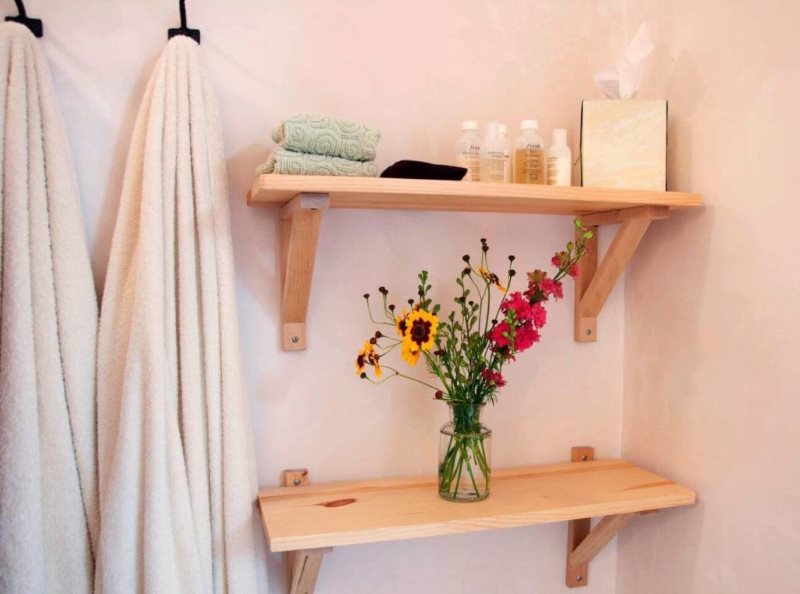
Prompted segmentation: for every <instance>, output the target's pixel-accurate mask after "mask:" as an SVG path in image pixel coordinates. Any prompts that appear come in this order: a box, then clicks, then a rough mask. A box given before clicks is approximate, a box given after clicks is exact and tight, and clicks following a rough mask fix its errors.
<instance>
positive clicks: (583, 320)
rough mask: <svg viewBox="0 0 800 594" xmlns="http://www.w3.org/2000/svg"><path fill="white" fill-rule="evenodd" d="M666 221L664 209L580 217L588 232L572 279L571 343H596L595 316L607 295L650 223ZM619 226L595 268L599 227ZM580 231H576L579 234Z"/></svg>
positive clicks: (637, 209) (654, 208)
mask: <svg viewBox="0 0 800 594" xmlns="http://www.w3.org/2000/svg"><path fill="white" fill-rule="evenodd" d="M667 217H669V207H667V206H639V207H635V208H626V209H623V210H614V211H609V212H601V213H595V214H589V215H585V216H582V217H579V218H580V219H581V222H582V223H583V225H584V227H586V228H588V229H589V230H591V231H592V233H593V235H592V238H591V239H589V240H588V241H587V242H586V247H587V249H588V251H587V253H586V255H584V257H583V258H581V261H580V262H579V264H578V266H579V268H580V271H579V274H578V277H577V278H576V279H575V340H576V341H577V342H594V341H596V340H597V316H598V315H600V312H601V311H602V309H603V306H604V305H605V303H606V300H607V299H608V296H609V295H610V294H611V290H612V289H613V288H614V285H616V283H617V280H619V277H620V275H621V274H622V272H623V271H624V270H625V267H626V266H627V265H628V262H629V261H630V259H631V257H632V256H633V254H634V252H636V248H637V247H638V246H639V242H640V241H641V240H642V237H644V234H645V232H646V231H647V228H648V227H649V226H650V223H651V222H652V221H654V220H656V219H666V218H667ZM615 224H619V225H620V227H619V230H618V231H617V234H616V235H615V236H614V239H613V240H612V242H611V245H610V246H609V248H608V252H606V255H605V257H604V258H603V260H602V262H600V263H599V265H598V259H597V245H598V242H597V235H598V231H599V229H598V227H599V226H601V225H615ZM580 233H581V231H580V230H578V231H576V234H580Z"/></svg>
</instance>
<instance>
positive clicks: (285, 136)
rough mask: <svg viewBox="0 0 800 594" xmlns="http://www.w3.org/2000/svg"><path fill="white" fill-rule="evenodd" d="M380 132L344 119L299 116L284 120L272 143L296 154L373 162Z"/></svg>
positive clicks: (310, 115) (273, 134)
mask: <svg viewBox="0 0 800 594" xmlns="http://www.w3.org/2000/svg"><path fill="white" fill-rule="evenodd" d="M380 138H381V132H380V130H378V129H376V128H371V127H369V126H366V125H364V124H359V123H358V122H354V121H352V120H347V119H344V118H335V117H332V116H326V115H314V114H299V115H296V116H292V117H290V118H288V119H285V120H283V122H282V123H281V125H280V127H279V128H278V129H277V130H275V132H273V133H272V139H273V140H274V141H275V142H277V143H278V144H280V145H281V146H282V147H283V148H285V149H289V150H290V151H295V152H298V153H308V154H311V155H326V156H328V157H340V158H342V159H349V160H351V161H373V160H374V159H375V145H377V144H378V141H379V140H380Z"/></svg>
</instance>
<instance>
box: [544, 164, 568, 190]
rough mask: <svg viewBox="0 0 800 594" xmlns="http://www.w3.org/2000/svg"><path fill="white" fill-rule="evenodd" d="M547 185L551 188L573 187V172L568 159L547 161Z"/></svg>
mask: <svg viewBox="0 0 800 594" xmlns="http://www.w3.org/2000/svg"><path fill="white" fill-rule="evenodd" d="M547 184H548V185H550V186H571V185H572V171H571V169H570V162H569V159H567V158H566V157H561V158H559V157H549V158H548V159H547Z"/></svg>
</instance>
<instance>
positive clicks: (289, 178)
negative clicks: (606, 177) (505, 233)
mask: <svg viewBox="0 0 800 594" xmlns="http://www.w3.org/2000/svg"><path fill="white" fill-rule="evenodd" d="M299 194H325V195H327V196H328V198H329V204H328V206H329V207H330V208H369V209H393V210H449V211H471V212H508V213H530V214H562V215H584V214H589V213H599V212H607V211H615V210H622V209H627V208H635V207H639V206H660V207H668V208H690V207H696V206H700V204H701V203H702V199H701V197H700V195H699V194H693V193H688V192H656V191H646V190H621V189H613V188H582V187H557V186H540V185H529V184H490V183H482V182H481V183H470V182H453V181H438V180H417V179H391V178H373V177H334V176H304V175H275V174H268V175H260V176H259V177H258V178H257V179H256V181H255V183H254V184H253V186H252V187H251V189H250V192H249V193H248V195H247V203H248V204H249V205H251V206H283V205H285V204H287V203H288V202H289V201H290V200H292V198H294V197H295V196H297V195H299Z"/></svg>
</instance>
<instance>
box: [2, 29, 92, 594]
mask: <svg viewBox="0 0 800 594" xmlns="http://www.w3.org/2000/svg"><path fill="white" fill-rule="evenodd" d="M76 187H77V186H76V182H75V176H74V172H73V169H72V163H71V158H70V154H69V148H68V146H67V139H66V133H65V130H64V125H63V122H62V119H61V114H60V112H59V110H58V107H57V105H56V102H55V97H54V92H53V86H52V81H51V78H50V71H49V69H48V67H47V62H46V61H45V59H44V57H43V55H42V52H41V50H40V48H39V47H38V42H37V41H36V39H35V38H34V37H33V35H32V34H31V33H30V31H28V29H26V28H25V27H24V26H22V25H19V24H16V23H0V592H14V593H16V592H21V593H33V592H69V593H70V594H83V593H89V592H91V591H92V579H93V565H94V561H93V557H92V540H93V538H94V537H95V536H96V531H97V526H98V520H97V507H96V505H97V501H96V495H97V475H96V459H95V383H94V375H95V365H94V363H95V340H96V338H97V298H96V295H95V291H94V282H93V280H92V271H91V267H90V264H89V254H88V251H87V248H86V240H85V231H84V226H83V220H82V217H81V212H80V204H79V202H78V196H77V191H76Z"/></svg>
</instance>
